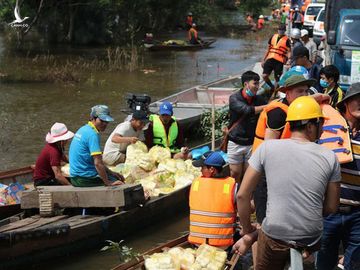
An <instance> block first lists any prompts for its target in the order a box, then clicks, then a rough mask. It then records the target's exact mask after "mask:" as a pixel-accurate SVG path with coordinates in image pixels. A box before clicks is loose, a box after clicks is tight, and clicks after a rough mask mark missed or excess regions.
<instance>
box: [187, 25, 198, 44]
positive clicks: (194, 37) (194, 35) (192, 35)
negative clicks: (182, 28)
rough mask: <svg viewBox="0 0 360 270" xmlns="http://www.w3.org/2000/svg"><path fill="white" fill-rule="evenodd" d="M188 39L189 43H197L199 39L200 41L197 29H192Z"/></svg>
mask: <svg viewBox="0 0 360 270" xmlns="http://www.w3.org/2000/svg"><path fill="white" fill-rule="evenodd" d="M188 39H189V41H191V40H195V41H197V39H198V32H197V31H196V29H195V28H193V27H191V28H190V30H189V36H188Z"/></svg>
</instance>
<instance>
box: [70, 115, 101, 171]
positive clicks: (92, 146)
mask: <svg viewBox="0 0 360 270" xmlns="http://www.w3.org/2000/svg"><path fill="white" fill-rule="evenodd" d="M101 154H102V152H101V148H100V134H99V131H98V130H97V129H96V127H95V126H94V125H93V124H92V123H91V122H89V123H88V124H87V125H85V126H83V127H81V128H80V129H79V130H78V131H77V132H76V134H75V136H74V138H73V139H72V141H71V144H70V150H69V162H70V176H71V177H75V176H80V177H95V176H97V175H98V172H97V170H96V168H95V164H94V158H93V156H95V155H101Z"/></svg>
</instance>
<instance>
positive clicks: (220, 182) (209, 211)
mask: <svg viewBox="0 0 360 270" xmlns="http://www.w3.org/2000/svg"><path fill="white" fill-rule="evenodd" d="M234 189H235V180H234V178H231V177H228V178H205V177H199V178H197V179H196V180H194V181H193V183H192V185H191V189H190V199H189V204H190V232H189V238H188V240H189V242H190V243H192V244H198V245H201V244H203V243H207V244H209V245H211V246H217V247H220V246H222V247H223V246H230V245H232V244H233V243H234V240H233V235H234V230H235V217H236V208H235V202H234V192H235V190H234Z"/></svg>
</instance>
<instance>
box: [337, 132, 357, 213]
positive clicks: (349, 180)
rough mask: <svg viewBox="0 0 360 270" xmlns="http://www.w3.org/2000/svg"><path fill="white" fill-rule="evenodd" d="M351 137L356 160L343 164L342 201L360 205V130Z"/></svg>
mask: <svg viewBox="0 0 360 270" xmlns="http://www.w3.org/2000/svg"><path fill="white" fill-rule="evenodd" d="M350 139H351V148H352V154H353V157H354V160H353V161H352V162H349V163H345V164H341V177H342V180H341V193H340V203H342V204H349V205H359V206H360V132H358V133H357V134H356V135H355V136H353V135H352V134H351V133H350Z"/></svg>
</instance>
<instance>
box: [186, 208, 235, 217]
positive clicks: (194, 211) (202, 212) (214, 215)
mask: <svg viewBox="0 0 360 270" xmlns="http://www.w3.org/2000/svg"><path fill="white" fill-rule="evenodd" d="M190 214H194V215H202V216H209V217H235V214H234V213H218V212H208V211H200V210H190Z"/></svg>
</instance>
